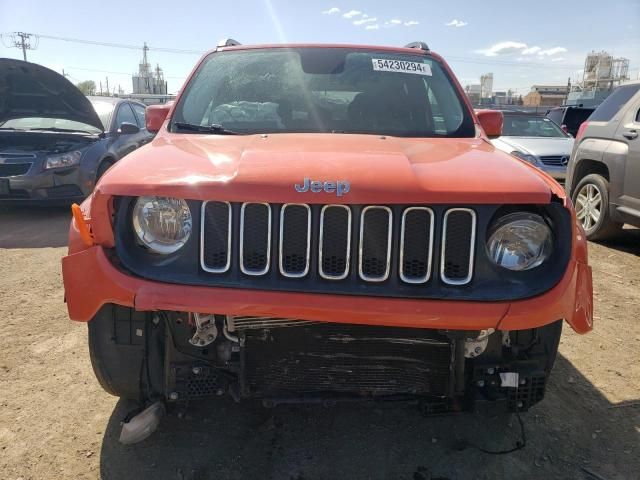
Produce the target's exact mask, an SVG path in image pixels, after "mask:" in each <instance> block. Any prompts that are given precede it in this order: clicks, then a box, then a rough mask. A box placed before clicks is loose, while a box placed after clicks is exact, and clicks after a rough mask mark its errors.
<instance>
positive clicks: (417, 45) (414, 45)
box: [404, 42, 430, 52]
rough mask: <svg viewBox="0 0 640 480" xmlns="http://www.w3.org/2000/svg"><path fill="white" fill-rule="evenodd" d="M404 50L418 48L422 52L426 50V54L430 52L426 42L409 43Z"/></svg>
mask: <svg viewBox="0 0 640 480" xmlns="http://www.w3.org/2000/svg"><path fill="white" fill-rule="evenodd" d="M404 48H418V49H420V50H424V51H425V52H429V51H430V50H429V45H427V44H426V43H424V42H411V43H407V44H406V45H405V46H404Z"/></svg>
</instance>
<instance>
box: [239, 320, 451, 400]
mask: <svg viewBox="0 0 640 480" xmlns="http://www.w3.org/2000/svg"><path fill="white" fill-rule="evenodd" d="M238 320H239V321H238ZM234 322H235V327H236V329H237V330H238V331H240V332H241V334H242V335H243V337H244V342H243V343H244V345H243V349H244V352H243V356H244V362H243V368H242V370H243V375H242V377H243V378H242V385H241V387H242V389H243V393H244V394H245V395H249V396H258V397H268V396H274V397H275V396H286V395H299V394H302V395H304V394H323V393H327V394H329V393H334V394H335V393H340V394H351V395H359V396H384V395H396V394H415V395H425V396H439V397H444V396H448V395H449V394H450V389H451V386H452V375H453V362H454V344H453V343H452V342H451V341H450V340H449V339H447V338H446V337H444V336H441V335H439V334H438V333H437V332H434V331H432V330H423V329H408V328H392V327H375V326H368V325H351V324H337V323H323V322H306V321H300V320H286V319H272V318H266V319H257V318H255V317H235V318H234ZM261 322H262V323H261ZM282 327H289V328H282Z"/></svg>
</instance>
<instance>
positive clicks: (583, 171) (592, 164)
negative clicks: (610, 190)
mask: <svg viewBox="0 0 640 480" xmlns="http://www.w3.org/2000/svg"><path fill="white" fill-rule="evenodd" d="M592 173H596V174H598V175H601V176H603V177H604V178H606V179H607V181H609V169H608V168H607V166H606V165H605V164H604V163H602V162H598V161H596V160H581V161H580V163H578V165H577V166H576V170H575V171H574V172H573V182H572V183H571V185H572V188H574V189H575V188H576V186H577V185H578V183H579V182H580V180H582V179H583V178H584V177H586V176H587V175H590V174H592ZM571 193H573V192H571Z"/></svg>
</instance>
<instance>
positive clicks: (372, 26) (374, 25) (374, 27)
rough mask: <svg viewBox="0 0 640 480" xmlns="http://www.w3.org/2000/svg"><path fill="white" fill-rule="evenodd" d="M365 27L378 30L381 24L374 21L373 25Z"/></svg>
mask: <svg viewBox="0 0 640 480" xmlns="http://www.w3.org/2000/svg"><path fill="white" fill-rule="evenodd" d="M364 28H365V29H366V30H378V29H379V28H380V25H378V24H377V23H374V24H373V25H367V26H366V27H364Z"/></svg>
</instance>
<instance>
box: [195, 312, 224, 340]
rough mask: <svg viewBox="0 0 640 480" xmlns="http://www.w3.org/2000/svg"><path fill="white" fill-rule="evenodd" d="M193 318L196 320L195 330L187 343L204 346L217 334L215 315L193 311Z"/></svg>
mask: <svg viewBox="0 0 640 480" xmlns="http://www.w3.org/2000/svg"><path fill="white" fill-rule="evenodd" d="M193 319H194V320H195V322H196V332H195V333H194V334H193V337H191V338H190V339H189V343H190V344H191V345H193V346H194V347H206V346H207V345H210V344H211V343H213V342H214V340H215V339H216V338H217V336H218V329H217V328H216V319H215V316H213V315H201V314H199V313H194V314H193Z"/></svg>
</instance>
